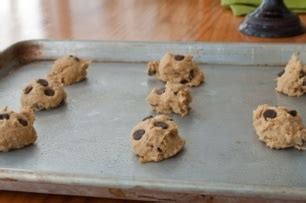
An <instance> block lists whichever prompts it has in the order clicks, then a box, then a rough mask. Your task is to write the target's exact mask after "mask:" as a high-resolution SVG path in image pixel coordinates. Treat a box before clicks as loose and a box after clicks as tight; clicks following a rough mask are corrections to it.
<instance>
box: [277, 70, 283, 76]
mask: <svg viewBox="0 0 306 203" xmlns="http://www.w3.org/2000/svg"><path fill="white" fill-rule="evenodd" d="M284 73H285V70H282V71H281V72H279V73H277V76H278V77H281V76H282V75H283V74H284Z"/></svg>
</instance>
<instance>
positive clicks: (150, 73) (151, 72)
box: [148, 69, 156, 76]
mask: <svg viewBox="0 0 306 203" xmlns="http://www.w3.org/2000/svg"><path fill="white" fill-rule="evenodd" d="M155 74H156V70H154V69H153V70H152V69H149V70H148V75H149V76H152V75H155Z"/></svg>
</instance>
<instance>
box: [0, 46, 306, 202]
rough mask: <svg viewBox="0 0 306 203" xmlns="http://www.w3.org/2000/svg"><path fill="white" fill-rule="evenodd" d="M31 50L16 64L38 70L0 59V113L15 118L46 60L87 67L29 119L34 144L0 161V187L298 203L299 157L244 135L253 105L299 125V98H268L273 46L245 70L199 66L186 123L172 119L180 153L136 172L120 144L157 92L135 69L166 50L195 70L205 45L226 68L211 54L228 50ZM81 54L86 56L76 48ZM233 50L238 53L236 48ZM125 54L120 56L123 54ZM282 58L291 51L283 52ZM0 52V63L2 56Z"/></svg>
mask: <svg viewBox="0 0 306 203" xmlns="http://www.w3.org/2000/svg"><path fill="white" fill-rule="evenodd" d="M33 44H36V45H39V46H38V48H37V50H38V52H37V50H36V51H35V53H36V54H33V55H31V54H28V55H27V56H26V57H27V58H26V60H25V61H27V60H28V61H32V60H36V59H39V60H40V61H34V62H31V63H29V64H27V65H22V66H21V67H20V68H17V67H14V66H13V65H12V64H15V65H16V64H17V63H19V62H16V63H13V62H11V61H9V60H6V61H5V58H4V57H2V61H5V62H3V63H2V66H1V69H0V75H1V78H0V98H1V99H0V107H4V106H9V107H11V108H12V109H14V110H18V109H19V107H20V94H21V89H22V88H23V87H24V86H25V85H26V84H27V83H28V82H29V81H31V80H33V79H36V78H40V77H43V76H44V75H46V74H47V73H48V71H49V69H50V67H51V65H52V63H53V61H49V60H50V59H55V58H57V57H60V56H62V55H63V54H65V53H67V54H70V53H72V54H77V55H79V56H81V57H87V58H90V59H92V60H94V61H95V62H93V64H92V65H91V66H90V69H89V72H88V79H87V80H86V81H84V82H81V83H79V84H76V85H73V86H68V87H66V91H67V94H68V99H67V104H66V105H65V106H62V107H60V108H58V109H54V110H50V111H43V112H39V113H37V114H36V122H35V128H36V130H37V133H38V140H37V143H36V144H35V145H33V146H30V147H27V148H24V149H21V150H16V151H12V152H9V153H1V154H0V179H1V178H2V179H5V178H6V179H10V178H11V179H16V180H18V181H20V182H23V181H26V182H32V183H35V182H36V183H38V184H39V183H42V182H43V183H50V184H66V185H71V186H74V188H75V187H76V186H78V185H79V186H98V187H114V188H128V189H131V188H134V187H136V186H138V187H140V188H144V189H147V190H150V189H152V190H160V191H163V192H182V193H195V194H212V195H231V196H232V195H233V196H257V197H268V198H283V199H306V170H305V169H306V154H305V152H298V151H296V150H270V149H268V148H267V147H265V146H264V145H263V144H262V143H260V142H259V141H258V139H257V137H256V135H255V133H254V130H253V127H252V110H254V109H255V108H256V107H257V106H258V105H260V104H263V103H267V104H273V105H285V106H288V107H290V108H292V109H296V110H297V111H298V112H299V113H300V114H301V116H302V118H303V120H304V121H306V107H305V103H306V96H303V97H300V98H292V97H287V96H284V95H281V94H278V93H276V92H275V91H274V88H275V81H274V79H275V77H276V74H277V73H278V72H279V71H280V70H281V69H282V66H280V65H278V66H263V64H269V63H268V62H269V61H272V64H275V63H277V60H276V59H275V58H273V56H275V57H276V58H280V59H281V61H280V63H284V61H285V59H286V60H287V59H288V57H289V51H285V52H284V51H282V50H281V49H278V47H277V46H281V45H266V47H267V49H270V50H274V49H275V51H277V50H279V52H278V53H272V55H271V57H272V59H271V58H268V57H266V58H267V60H265V59H262V60H260V61H258V63H257V60H254V57H255V58H256V57H258V56H254V55H253V56H252V57H250V60H249V65H246V64H245V63H247V60H246V59H245V58H244V59H243V57H244V56H243V55H241V56H240V57H241V60H245V61H244V62H243V63H244V65H241V64H240V65H239V63H240V62H235V63H233V62H231V61H229V64H226V61H221V62H220V61H219V60H218V57H215V58H210V59H208V60H207V61H209V63H208V64H207V63H206V64H201V65H200V66H201V69H202V70H204V72H205V74H206V83H205V84H204V85H202V86H200V87H198V88H194V89H192V97H193V102H192V105H191V106H192V109H193V110H192V112H191V114H190V115H189V116H187V117H186V118H181V117H178V116H175V115H173V118H174V120H175V121H176V122H177V124H178V126H179V132H180V134H181V136H182V137H183V138H185V139H186V148H185V150H184V151H183V152H182V153H180V154H179V155H178V156H176V157H174V158H171V159H169V160H165V161H162V162H160V163H148V164H140V163H139V162H138V161H137V159H136V157H135V156H134V155H133V153H132V151H131V147H130V143H129V138H128V136H129V133H130V130H131V129H132V127H133V126H134V125H135V124H136V123H137V122H139V121H140V120H141V119H142V118H144V117H145V116H147V115H149V114H151V113H152V112H151V110H150V107H149V106H148V104H147V103H146V102H145V97H146V95H147V94H148V92H149V91H150V90H151V89H152V88H153V87H158V86H161V85H162V83H161V82H159V81H156V80H155V79H154V78H150V77H148V76H147V75H146V64H145V63H143V62H141V61H147V60H148V59H151V58H154V57H155V56H158V55H160V54H159V53H157V51H160V50H163V51H166V50H170V51H173V50H175V46H178V47H179V48H178V50H179V52H180V53H184V52H189V53H192V54H194V55H195V58H196V59H198V61H200V62H205V57H207V56H205V57H202V56H201V55H199V53H201V51H199V50H204V52H206V51H205V50H207V46H208V48H209V49H210V50H211V51H212V52H214V53H219V54H220V58H221V59H226V56H223V55H221V54H222V53H223V54H225V55H226V53H227V50H228V51H230V48H229V47H227V46H226V45H224V47H225V49H223V51H221V52H218V50H217V49H220V46H221V45H212V44H210V45H207V44H196V46H195V50H193V49H192V46H190V44H178V45H176V44H175V43H172V44H170V45H169V44H166V43H160V44H158V43H155V44H153V45H152V46H153V47H155V48H156V49H155V50H152V51H151V52H149V49H148V47H150V44H148V43H144V44H141V43H122V44H120V43H113V44H112V43H107V45H105V44H103V43H101V42H100V44H99V42H86V41H83V42H82V41H78V42H73V41H72V42H58V41H57V42H52V41H32V42H27V43H26V46H31V45H33ZM103 45H105V46H103ZM18 46H19V45H16V47H17V48H18ZM86 46H87V48H88V49H84V48H86ZM252 46H258V45H241V47H247V48H245V52H243V53H244V54H245V55H248V54H249V53H248V51H250V50H254V48H253V47H252ZM16 47H13V48H11V49H17V48H16ZM110 47H113V49H114V50H116V52H112V49H111V48H110ZM120 47H121V48H122V50H121V49H120ZM226 47H227V48H226ZM233 47H234V49H237V50H238V49H239V47H240V45H235V46H233ZM260 47H262V49H264V50H265V48H264V46H260ZM127 49H128V50H130V51H129V53H127V55H124V53H125V52H124V50H125V51H126V50H127ZM141 49H143V53H144V55H143V56H142V55H137V56H135V60H134V58H133V57H132V55H131V53H132V52H133V50H136V52H140V51H141ZM297 49H301V50H303V47H301V46H300V47H299V48H297ZM120 50H121V51H120ZM224 50H225V51H224ZM255 50H257V49H255ZM283 50H294V48H293V46H291V45H283ZM6 52H8V51H5V52H4V53H2V56H6V57H8V54H6ZM259 52H260V53H259V54H262V52H264V51H263V50H259ZM287 52H288V53H287ZM18 53H19V52H18ZM148 53H151V55H149V54H148ZM236 53H238V54H233V55H234V57H236V58H237V57H238V55H239V53H240V52H239V51H237V52H236ZM285 53H287V54H285ZM22 54H24V53H22ZM120 54H123V56H122V57H123V58H122V60H120ZM241 54H242V52H241ZM302 54H303V53H302ZM112 55H114V58H111V57H112ZM255 55H256V54H255ZM20 57H24V58H25V56H23V55H22V56H16V57H11V58H12V59H11V60H17V61H18V60H19V59H18V58H20ZM251 58H253V60H251ZM47 59H48V60H47ZM156 59H157V58H156ZM105 60H107V61H109V62H104V61H105ZM273 60H274V62H273ZM19 61H20V60H19ZM122 61H125V62H122ZM135 61H136V62H135ZM237 63H238V64H237ZM231 64H235V65H231ZM258 64H261V65H258ZM8 72H10V73H9V74H7V73H8ZM18 181H17V184H18ZM0 189H5V185H2V184H1V185H0ZM24 190H26V189H24ZM29 190H30V189H29ZM67 191H68V192H67V193H69V190H67ZM45 192H48V191H45ZM53 192H54V191H53ZM70 193H71V194H74V193H75V192H70ZM80 193H81V192H80ZM81 194H82V193H81Z"/></svg>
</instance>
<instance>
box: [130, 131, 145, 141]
mask: <svg viewBox="0 0 306 203" xmlns="http://www.w3.org/2000/svg"><path fill="white" fill-rule="evenodd" d="M145 132H146V131H145V130H143V129H139V130H136V131H135V132H134V133H133V138H134V140H140V139H141V138H142V136H143V135H144V134H145Z"/></svg>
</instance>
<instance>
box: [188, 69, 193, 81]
mask: <svg viewBox="0 0 306 203" xmlns="http://www.w3.org/2000/svg"><path fill="white" fill-rule="evenodd" d="M188 78H189V81H191V80H192V79H193V78H194V71H193V70H191V71H190V73H189V77H188Z"/></svg>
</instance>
